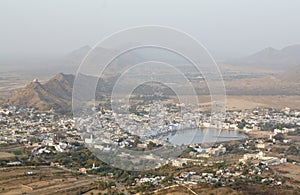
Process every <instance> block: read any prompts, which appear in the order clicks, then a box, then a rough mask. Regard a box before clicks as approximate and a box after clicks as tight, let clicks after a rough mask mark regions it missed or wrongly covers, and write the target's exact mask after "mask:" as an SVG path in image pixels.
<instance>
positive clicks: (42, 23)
mask: <svg viewBox="0 0 300 195" xmlns="http://www.w3.org/2000/svg"><path fill="white" fill-rule="evenodd" d="M299 10H300V1H298V0H294V1H293V0H281V1H276V0H240V1H238V0H99V1H96V0H80V1H79V0H43V1H41V0H0V32H1V36H0V55H1V56H36V55H57V54H63V53H68V52H70V51H72V50H74V49H77V48H79V47H81V46H84V45H91V46H92V45H94V44H95V43H96V42H98V41H99V40H101V39H102V38H103V37H104V36H107V35H109V34H110V33H112V32H115V31H117V30H121V29H123V28H125V27H130V26H136V25H149V24H157V25H166V26H171V27H175V28H178V29H180V30H183V31H185V32H187V33H189V34H191V35H192V36H194V37H196V38H197V39H198V40H199V41H201V42H202V43H203V44H204V45H206V47H207V48H208V49H209V50H210V51H211V52H212V54H213V55H215V56H219V57H224V56H228V57H233V56H241V55H247V54H249V53H252V52H255V51H257V50H260V49H262V48H265V47H268V46H271V47H275V48H282V47H284V46H287V45H290V44H295V43H300V11H299Z"/></svg>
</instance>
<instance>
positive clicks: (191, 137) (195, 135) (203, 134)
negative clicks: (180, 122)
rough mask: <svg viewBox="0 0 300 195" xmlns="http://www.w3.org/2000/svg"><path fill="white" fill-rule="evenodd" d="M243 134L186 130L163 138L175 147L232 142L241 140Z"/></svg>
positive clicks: (238, 132) (237, 132)
mask: <svg viewBox="0 0 300 195" xmlns="http://www.w3.org/2000/svg"><path fill="white" fill-rule="evenodd" d="M243 138H245V134H243V133H242V132H240V131H228V130H218V129H187V130H179V131H177V132H175V133H172V134H171V133H170V134H168V135H166V136H164V139H165V140H169V142H170V143H172V144H175V145H188V144H201V143H215V142H224V141H232V140H241V139H243Z"/></svg>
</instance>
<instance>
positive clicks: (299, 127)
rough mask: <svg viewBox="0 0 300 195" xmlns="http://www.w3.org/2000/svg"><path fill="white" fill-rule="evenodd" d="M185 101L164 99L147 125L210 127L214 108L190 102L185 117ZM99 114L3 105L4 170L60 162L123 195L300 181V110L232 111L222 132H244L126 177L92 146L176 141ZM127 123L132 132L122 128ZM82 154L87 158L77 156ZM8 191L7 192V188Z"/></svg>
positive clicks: (285, 185) (142, 147)
mask: <svg viewBox="0 0 300 195" xmlns="http://www.w3.org/2000/svg"><path fill="white" fill-rule="evenodd" d="M155 106H156V107H155ZM183 106H185V105H178V104H177V105H176V104H173V105H169V106H168V107H166V108H164V109H162V108H159V105H154V108H155V109H153V110H155V111H156V113H154V114H153V117H154V119H152V120H154V123H153V125H152V126H151V127H147V128H149V129H157V130H158V132H157V134H158V135H165V134H166V133H172V132H174V131H176V130H180V128H184V129H192V130H195V129H196V128H199V129H201V128H202V129H207V128H212V126H213V125H211V124H210V118H211V117H210V116H211V115H210V113H208V112H202V113H200V114H191V113H197V112H192V110H190V108H189V106H186V107H187V108H188V109H187V110H188V112H186V114H185V113H183V117H179V114H178V113H179V112H174V110H176V111H178V110H180V107H183ZM147 109H149V108H147V107H143V106H140V107H138V108H137V110H139V111H140V113H144V114H138V113H137V112H135V113H131V117H132V118H134V119H135V120H134V121H135V122H136V121H138V122H145V121H149V120H151V116H149V115H148V114H147V112H145V110H146V111H148V112H149V110H147ZM98 116H99V118H100V120H99V121H100V123H97V124H95V123H91V124H92V125H90V126H89V127H87V126H86V125H83V124H85V122H86V121H85V122H83V120H82V119H81V120H78V119H73V117H71V116H68V115H59V114H56V113H55V112H53V111H51V110H50V111H48V112H40V111H38V110H36V109H34V108H21V107H15V106H7V107H3V108H0V128H1V132H0V144H1V145H0V146H1V151H6V152H1V161H0V162H1V167H2V168H1V169H2V170H4V169H8V168H9V167H15V166H16V167H22V166H23V167H28V166H30V167H32V166H41V165H47V166H51V167H57V168H59V169H62V170H67V171H70V172H72V173H76V174H80V175H82V176H83V177H84V175H86V176H87V175H93V176H98V177H96V178H97V179H95V180H96V181H97V182H100V181H101V182H103V181H105V182H108V181H111V180H114V182H116V183H114V184H112V185H110V187H108V186H107V188H110V190H113V191H119V192H120V193H121V192H122V193H125V194H126V193H127V192H142V191H143V189H147V190H150V191H153V192H157V193H160V192H161V193H163V190H170V189H171V188H173V187H174V188H177V187H180V186H185V187H186V189H187V190H189V191H191V192H194V191H197V190H199V189H198V188H199V186H202V188H203V185H204V186H206V187H207V185H208V186H210V185H211V186H214V187H218V188H221V189H222V188H226V187H229V188H232V189H233V190H237V189H239V185H242V184H249V183H252V184H253V185H263V186H273V187H274V186H278V187H277V188H278V189H290V188H294V187H295V186H296V184H297V183H298V182H300V178H299V176H298V175H299V171H298V170H299V168H300V167H299V166H300V156H299V154H300V150H299V146H300V137H299V135H300V112H299V111H297V110H292V109H290V108H283V109H281V110H275V109H270V108H257V109H253V110H244V111H227V113H226V117H225V119H224V120H223V122H222V130H221V131H223V132H229V135H231V134H230V133H232V132H235V133H237V132H238V134H234V135H243V136H240V137H238V139H232V140H230V139H229V140H222V141H218V140H217V141H214V142H213V143H209V144H208V143H204V142H203V143H189V144H188V145H187V146H186V148H185V150H184V151H183V152H182V154H180V155H179V156H176V158H169V159H166V161H165V162H164V163H163V164H159V165H160V166H156V167H155V169H154V170H152V171H151V170H147V171H146V172H145V173H144V174H143V172H141V171H139V172H134V171H133V172H131V171H129V172H126V170H125V171H122V174H121V175H120V171H119V169H117V168H118V167H117V168H113V167H110V168H108V167H109V166H110V165H109V164H106V162H102V161H101V159H100V160H99V159H97V158H96V157H95V156H93V154H92V153H90V151H88V150H87V149H86V146H88V145H92V147H93V148H94V149H97V150H100V151H102V152H103V154H104V155H105V154H109V153H110V152H109V151H112V150H113V148H114V147H112V145H113V144H114V145H116V146H118V147H119V148H121V149H126V150H138V151H148V150H149V151H151V150H152V149H153V148H159V147H161V146H162V145H164V144H170V143H169V142H168V141H167V140H163V139H158V138H157V137H164V136H155V132H152V131H151V133H150V135H151V136H149V133H147V134H145V133H143V132H147V131H145V130H142V131H140V132H142V133H141V135H142V136H136V135H134V134H135V133H136V132H137V130H138V129H137V128H136V127H137V126H138V125H137V123H134V122H132V123H131V124H128V120H127V122H126V120H125V117H124V116H122V115H118V124H121V125H118V124H117V123H116V122H113V121H114V120H113V117H115V116H116V114H115V113H113V112H112V111H111V110H108V109H104V108H102V109H99V111H98ZM122 117H123V118H122ZM183 119H184V120H183ZM187 121H188V122H189V123H187ZM78 122H79V123H80V124H81V125H82V126H81V127H85V128H87V129H88V130H89V131H88V134H86V132H85V133H84V134H82V132H81V131H82V129H79V128H78V125H77V123H78ZM88 122H90V120H89V121H88ZM181 122H183V123H181ZM125 126H127V127H129V130H128V131H126V132H123V131H122V129H123V128H124V127H125ZM91 128H94V129H97V128H98V129H99V128H100V129H102V131H100V133H101V134H95V133H94V134H91V133H92V132H95V130H94V129H91ZM97 132H99V131H97ZM83 135H84V136H83ZM171 145H174V144H171ZM88 148H89V147H88ZM80 153H84V154H86V156H84V157H83V156H81V157H80V158H76V156H77V155H80ZM8 154H10V155H11V156H9V155H8ZM122 154H123V156H124V155H125V154H124V153H122ZM2 156H4V157H3V158H2ZM119 158H123V157H119ZM76 161H79V162H76ZM80 161H81V162H80ZM126 166H127V165H126ZM125 172H126V174H125ZM35 174H37V173H35V170H34V168H32V170H29V171H28V172H27V174H26V175H27V177H34V175H35ZM126 175H127V176H126ZM41 179H42V178H41ZM95 189H96V187H93V186H91V187H90V188H88V189H87V190H86V191H87V192H88V191H89V190H95ZM2 190H3V192H5V191H9V189H6V188H3V189H2ZM98 191H99V189H98Z"/></svg>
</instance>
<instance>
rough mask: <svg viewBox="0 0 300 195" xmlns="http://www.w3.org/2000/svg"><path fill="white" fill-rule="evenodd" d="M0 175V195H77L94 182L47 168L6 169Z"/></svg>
mask: <svg viewBox="0 0 300 195" xmlns="http://www.w3.org/2000/svg"><path fill="white" fill-rule="evenodd" d="M30 172H32V174H30ZM0 173H1V174H0V186H1V188H0V194H22V193H26V194H37V195H39V194H77V193H78V192H80V191H81V190H83V191H88V190H89V189H91V183H93V181H94V180H95V178H93V177H88V176H80V175H79V176H78V175H77V176H76V175H74V174H72V173H70V172H67V171H64V170H61V169H58V168H55V167H49V166H39V167H34V166H27V167H6V168H0Z"/></svg>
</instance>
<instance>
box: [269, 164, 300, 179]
mask: <svg viewBox="0 0 300 195" xmlns="http://www.w3.org/2000/svg"><path fill="white" fill-rule="evenodd" d="M273 170H274V171H276V173H278V174H280V175H282V176H284V177H288V178H292V179H294V180H298V181H300V166H299V165H294V164H291V163H286V164H281V165H278V166H275V167H273Z"/></svg>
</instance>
